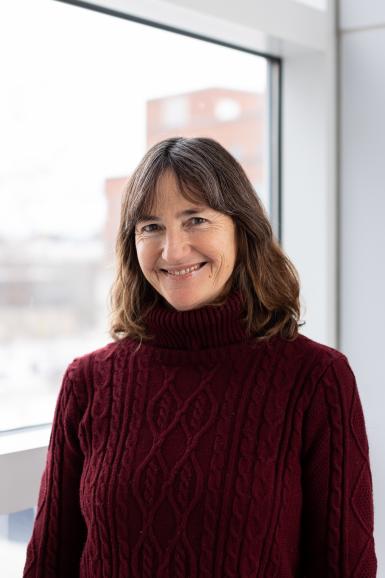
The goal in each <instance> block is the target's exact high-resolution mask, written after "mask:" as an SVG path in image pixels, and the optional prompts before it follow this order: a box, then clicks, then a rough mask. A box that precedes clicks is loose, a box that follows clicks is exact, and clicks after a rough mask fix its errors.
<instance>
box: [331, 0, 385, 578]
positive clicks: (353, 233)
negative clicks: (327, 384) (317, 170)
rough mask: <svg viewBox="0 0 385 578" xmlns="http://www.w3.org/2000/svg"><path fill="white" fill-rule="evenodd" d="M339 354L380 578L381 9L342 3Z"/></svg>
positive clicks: (384, 19)
mask: <svg viewBox="0 0 385 578" xmlns="http://www.w3.org/2000/svg"><path fill="white" fill-rule="evenodd" d="M340 51H341V56H340V66H341V81H340V82H341V84H340V91H341V96H340V106H341V116H340V119H341V124H340V126H341V176H340V179H341V189H340V190H341V215H340V222H341V237H340V239H341V343H340V345H341V347H340V348H341V349H342V350H343V351H344V352H346V353H347V354H348V356H349V358H350V359H351V363H352V366H353V369H354V371H355V373H356V377H357V382H358V386H359V390H360V396H361V400H362V404H363V406H364V413H365V417H366V423H367V432H368V438H369V449H370V457H371V465H372V474H373V484H374V507H375V540H376V549H377V557H378V566H379V571H378V577H379V578H383V577H384V576H385V495H384V493H383V491H382V489H383V488H384V486H385V460H384V450H383V448H384V446H385V367H384V359H385V305H384V298H385V257H384V250H385V226H384V221H385V2H384V0H376V1H374V0H369V1H366V2H362V1H361V0H340Z"/></svg>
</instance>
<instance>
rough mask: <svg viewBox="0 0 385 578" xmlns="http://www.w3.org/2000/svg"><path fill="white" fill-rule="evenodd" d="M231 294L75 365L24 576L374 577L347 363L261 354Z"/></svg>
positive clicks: (367, 487)
mask: <svg viewBox="0 0 385 578" xmlns="http://www.w3.org/2000/svg"><path fill="white" fill-rule="evenodd" d="M240 311H241V300H240V297H239V294H237V293H234V294H232V295H231V296H230V298H229V299H228V300H227V303H226V304H225V305H223V306H221V307H220V308H215V307H210V306H208V307H203V308H201V309H197V310H192V311H185V312H177V311H174V310H171V309H166V308H162V307H160V306H159V307H158V308H157V309H156V311H155V312H154V313H153V314H152V315H151V318H150V319H149V323H148V325H149V327H150V328H151V330H152V331H153V333H154V334H155V340H154V342H153V343H151V344H143V345H142V347H141V349H140V350H139V351H138V352H137V353H135V354H134V349H135V347H136V346H137V343H136V342H132V341H131V340H128V339H125V340H123V341H121V342H116V343H115V342H114V343H110V344H108V345H107V346H105V347H103V348H102V349H99V350H97V351H94V352H92V353H90V354H87V355H84V356H82V357H79V358H76V359H75V360H74V361H73V362H72V363H71V364H70V365H69V367H68V368H67V371H66V373H65V375H64V378H63V383H62V387H61V391H60V395H59V397H58V402H57V406H56V412H55V417H54V423H53V428H52V434H51V438H50V444H49V448H48V457H47V465H46V469H45V472H44V475H43V478H42V483H41V489H40V495H39V503H38V511H37V516H36V521H35V526H34V530H33V535H32V538H31V540H30V543H29V545H28V550H27V560H26V565H25V570H24V577H25V578H43V577H44V578H59V577H60V578H76V577H78V576H79V577H81V578H102V577H103V578H161V577H162V578H198V577H199V578H224V577H228V578H230V577H231V578H235V577H237V578H257V577H258V578H374V577H375V576H376V566H377V561H376V555H375V551H374V541H373V498H372V480H371V472H370V466H369V457H368V442H367V436H366V432H365V423H364V417H363V414H362V407H361V403H360V398H359V394H358V391H357V385H356V381H355V378H354V375H353V373H352V370H351V368H350V366H349V363H348V361H347V359H346V357H345V356H344V355H343V354H342V353H340V352H339V351H337V350H335V349H332V348H330V347H327V346H325V345H322V344H319V343H317V342H315V341H312V340H311V339H308V338H307V337H305V336H303V335H300V336H299V337H298V338H297V339H296V340H295V341H293V342H289V341H286V340H284V339H282V338H280V337H278V336H276V337H273V338H272V339H271V340H270V341H269V342H267V343H266V342H265V343H259V344H257V346H256V347H253V346H252V344H251V342H250V341H249V340H247V338H246V334H245V332H244V330H243V327H242V325H241V322H240Z"/></svg>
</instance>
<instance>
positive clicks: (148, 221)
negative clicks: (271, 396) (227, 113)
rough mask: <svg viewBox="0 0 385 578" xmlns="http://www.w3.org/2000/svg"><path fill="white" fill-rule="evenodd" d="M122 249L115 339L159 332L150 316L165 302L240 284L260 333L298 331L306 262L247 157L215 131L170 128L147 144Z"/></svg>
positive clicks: (253, 328) (129, 200)
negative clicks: (300, 263)
mask: <svg viewBox="0 0 385 578" xmlns="http://www.w3.org/2000/svg"><path fill="white" fill-rule="evenodd" d="M192 215H193V216H194V218H191V216H192ZM154 221H155V222H154ZM116 254H117V275H116V279H115V282H114V285H113V287H112V291H111V305H112V307H111V310H112V315H111V335H112V337H113V338H114V339H121V338H124V337H128V336H130V337H134V338H138V339H139V340H140V342H142V341H147V340H150V339H151V335H150V334H149V332H148V330H147V329H146V323H145V318H146V316H147V315H148V314H149V313H150V312H151V310H152V309H153V308H154V307H156V306H157V304H159V303H162V304H163V305H164V306H165V307H166V308H173V309H175V310H179V311H187V310H190V309H196V308H199V307H202V306H204V305H209V304H210V305H213V306H220V305H221V304H223V302H224V300H225V299H226V296H227V295H228V294H229V293H230V292H231V290H236V289H238V290H240V291H241V292H242V294H243V295H244V296H245V299H246V307H245V321H246V324H247V327H248V332H249V334H250V336H253V337H255V338H256V339H257V340H259V339H261V340H264V339H267V338H269V337H271V336H272V335H274V334H275V333H278V332H282V334H283V335H285V336H286V337H288V338H293V337H295V335H296V334H297V326H298V322H299V316H300V305H299V280H298V275H297V272H296V269H295V267H294V266H293V264H292V263H291V262H290V260H289V259H288V258H287V256H286V255H285V254H284V252H283V250H282V249H281V247H280V246H279V244H278V242H277V241H276V239H275V238H274V236H273V233H272V228H271V225H270V222H269V220H268V218H267V214H266V211H265V208H264V206H263V205H262V202H261V200H260V198H259V197H258V195H257V194H256V192H255V190H254V188H253V186H252V184H251V182H250V180H249V179H248V177H247V176H246V173H245V171H244V170H243V168H242V166H241V165H240V164H239V163H238V162H237V160H236V159H235V158H234V157H233V156H232V155H231V154H230V153H229V152H228V151H227V150H226V149H225V148H224V147H223V146H221V145H220V144H219V143H218V142H216V141H215V140H213V139H210V138H190V139H188V138H182V137H175V138H170V139H166V140H164V141H161V142H160V143H157V144H156V145H154V146H153V147H152V148H151V149H150V150H149V151H148V152H147V153H146V155H145V156H144V158H143V160H142V161H141V162H140V163H139V165H138V167H137V168H136V170H135V171H134V173H133V174H132V176H131V178H130V179H129V181H128V185H127V188H126V192H125V195H124V198H123V203H122V211H121V220H120V228H119V232H118V237H117V244H116ZM196 265H203V266H202V267H200V268H199V269H197V270H196V271H185V273H184V274H183V275H181V274H180V272H181V271H182V270H184V269H186V268H188V267H191V266H196ZM178 272H179V274H178Z"/></svg>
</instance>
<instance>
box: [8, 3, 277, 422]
mask: <svg viewBox="0 0 385 578" xmlns="http://www.w3.org/2000/svg"><path fill="white" fill-rule="evenodd" d="M0 12H1V14H0V20H1V23H2V24H1V27H2V30H1V40H0V42H1V45H2V53H3V54H5V53H7V54H8V55H9V56H8V58H7V59H2V61H1V77H2V83H3V86H4V87H6V90H3V91H2V92H1V94H0V99H1V104H2V105H1V112H2V131H1V136H0V143H1V145H0V146H1V150H2V163H1V168H0V188H1V191H0V317H1V319H2V323H1V327H0V368H1V370H0V430H2V431H6V430H11V429H14V428H20V427H24V426H29V425H37V424H42V423H49V422H50V421H51V420H52V415H53V409H54V403H55V399H56V397H57V392H58V387H59V385H60V382H61V378H62V375H63V372H64V369H65V366H66V365H67V364H68V363H69V362H70V361H71V360H72V359H73V358H74V357H75V356H77V355H81V354H82V353H86V352H87V351H90V350H92V349H93V348H96V347H100V346H102V345H103V344H105V343H106V342H108V341H110V338H109V336H108V333H107V327H108V318H107V315H108V307H107V297H108V290H109V287H110V285H111V282H112V278H113V247H114V242H115V235H116V230H117V225H118V218H119V206H120V198H121V194H122V190H123V187H124V184H125V182H126V180H127V178H128V176H129V174H130V171H132V170H133V168H134V167H135V165H136V163H137V162H138V161H139V160H140V158H141V157H142V155H143V154H144V152H145V150H146V149H147V148H149V147H150V146H151V145H152V144H154V143H155V142H157V141H159V140H161V139H163V138H167V137H169V136H174V135H182V136H211V137H213V138H216V139H217V140H219V141H220V142H221V143H222V144H223V145H224V146H225V147H227V148H228V149H229V150H231V151H233V153H234V154H235V156H236V157H237V158H238V160H239V161H240V162H241V163H242V164H243V166H244V167H245V169H246V171H247V173H248V175H249V177H250V179H251V181H252V182H253V184H254V185H255V188H256V190H257V192H258V194H259V195H260V197H261V198H262V200H263V201H264V203H265V205H266V207H267V209H269V194H268V193H269V191H268V183H267V181H268V171H267V166H268V158H267V152H266V151H267V146H266V143H267V134H266V131H267V126H268V122H267V117H268V107H267V91H266V85H267V77H268V67H269V62H268V60H267V59H266V58H263V57H261V56H257V55H255V54H251V53H247V52H243V51H240V50H235V49H233V48H230V47H226V46H222V45H217V44H214V43H210V42H205V41H202V40H199V39H196V38H191V37H187V36H183V35H181V34H176V33H172V32H169V31H165V30H161V29H158V28H154V27H150V26H146V25H143V24H138V23H136V22H132V21H128V20H125V19H120V18H116V17H113V16H110V15H106V14H101V13H99V12H94V11H90V10H85V9H83V8H79V7H75V6H72V5H67V4H65V3H60V2H51V3H46V2H44V1H43V0H36V1H35V2H33V3H31V2H28V1H27V0H20V1H19V2H17V3H16V4H15V3H12V2H7V3H2V5H1V8H0ZM31 23H33V24H32V25H31ZM20 39H22V41H20ZM229 71H231V74H229Z"/></svg>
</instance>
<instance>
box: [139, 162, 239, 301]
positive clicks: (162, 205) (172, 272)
mask: <svg viewBox="0 0 385 578" xmlns="http://www.w3.org/2000/svg"><path fill="white" fill-rule="evenodd" d="M147 217H148V218H147ZM135 245H136V251H137V256H138V261H139V265H140V268H141V270H142V272H143V275H144V276H145V278H146V279H147V281H148V282H149V283H150V284H151V285H152V287H154V289H155V290H156V291H157V292H158V293H160V295H162V297H163V298H164V299H165V300H166V301H167V302H168V303H169V304H170V305H172V307H174V308H175V309H177V310H178V311H187V310H189V309H196V308H198V307H202V306H204V305H208V304H210V302H212V301H213V299H215V298H216V297H217V296H219V295H220V293H221V292H222V289H223V287H224V285H225V283H226V281H227V280H228V279H229V277H230V276H231V274H232V272H233V269H234V265H235V261H236V251H237V249H236V228H235V224H234V221H233V220H232V219H231V217H229V216H228V215H224V214H223V213H219V212H217V211H215V210H213V209H211V208H210V207H209V206H207V205H196V204H193V203H191V202H190V201H187V200H186V199H185V198H184V197H183V196H182V195H181V194H180V192H179V191H178V187H177V183H176V180H175V177H174V175H173V173H172V172H171V171H166V172H165V173H164V174H163V175H162V176H161V177H160V179H159V181H158V189H157V194H156V197H155V206H154V207H153V208H152V211H151V216H146V218H145V219H143V220H141V221H139V222H138V223H137V225H136V229H135ZM203 263H204V265H202V264H203ZM191 266H194V267H193V268H194V269H196V270H194V271H190V272H189V271H186V269H187V268H188V267H191ZM197 267H198V268H197ZM183 270H185V272H183ZM180 271H182V273H180V274H179V275H178V274H177V273H178V272H180Z"/></svg>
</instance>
